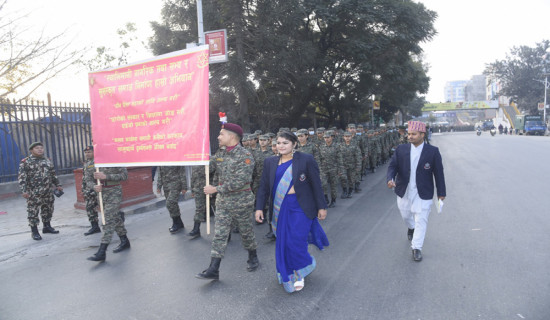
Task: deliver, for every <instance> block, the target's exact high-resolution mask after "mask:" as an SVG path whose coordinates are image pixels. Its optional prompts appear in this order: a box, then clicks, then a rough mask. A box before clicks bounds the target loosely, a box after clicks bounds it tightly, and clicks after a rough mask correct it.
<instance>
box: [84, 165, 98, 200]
mask: <svg viewBox="0 0 550 320" xmlns="http://www.w3.org/2000/svg"><path fill="white" fill-rule="evenodd" d="M94 172H95V163H94V159H92V160H88V161H86V163H85V164H84V167H83V168H82V194H84V196H88V195H92V194H95V191H94V186H95V185H96V184H97V181H96V179H94Z"/></svg>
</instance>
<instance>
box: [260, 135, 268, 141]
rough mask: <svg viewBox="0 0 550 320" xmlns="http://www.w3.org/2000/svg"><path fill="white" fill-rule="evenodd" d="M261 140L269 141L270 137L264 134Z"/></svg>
mask: <svg viewBox="0 0 550 320" xmlns="http://www.w3.org/2000/svg"><path fill="white" fill-rule="evenodd" d="M258 138H259V139H260V140H269V137H268V136H267V134H262V135H260V136H259V137H258Z"/></svg>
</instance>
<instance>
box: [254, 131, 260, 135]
mask: <svg viewBox="0 0 550 320" xmlns="http://www.w3.org/2000/svg"><path fill="white" fill-rule="evenodd" d="M254 134H256V135H258V136H259V135H261V134H262V130H256V131H254Z"/></svg>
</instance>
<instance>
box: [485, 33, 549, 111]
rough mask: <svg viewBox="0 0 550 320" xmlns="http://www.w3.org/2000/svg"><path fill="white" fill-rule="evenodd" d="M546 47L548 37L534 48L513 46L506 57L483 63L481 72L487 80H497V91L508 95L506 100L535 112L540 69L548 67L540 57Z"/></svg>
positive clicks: (540, 88) (540, 86) (541, 91)
mask: <svg viewBox="0 0 550 320" xmlns="http://www.w3.org/2000/svg"><path fill="white" fill-rule="evenodd" d="M549 47H550V41H548V40H543V41H542V42H540V43H537V44H536V46H535V47H528V46H520V47H513V48H512V49H511V50H510V53H508V54H507V55H506V59H503V60H496V61H495V62H493V63H489V64H487V65H486V66H485V70H484V72H483V73H484V74H485V75H486V76H487V78H488V79H489V81H490V82H500V84H501V86H502V87H501V90H500V94H501V95H503V96H507V97H509V98H510V102H515V103H516V104H517V105H518V106H519V108H521V109H523V110H526V111H527V112H529V113H531V114H538V111H537V104H538V103H539V102H543V101H544V83H543V82H544V70H545V69H546V70H550V67H549V65H550V64H549V63H548V62H546V63H545V61H544V59H543V56H544V54H545V53H546V50H547V49H548V48H549ZM541 82H542V83H541Z"/></svg>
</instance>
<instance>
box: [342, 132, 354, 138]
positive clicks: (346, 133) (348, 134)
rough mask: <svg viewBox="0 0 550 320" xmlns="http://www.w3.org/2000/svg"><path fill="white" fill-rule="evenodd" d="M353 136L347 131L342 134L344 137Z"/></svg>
mask: <svg viewBox="0 0 550 320" xmlns="http://www.w3.org/2000/svg"><path fill="white" fill-rule="evenodd" d="M352 135H353V134H352V133H351V132H349V131H346V132H344V137H351V136H352Z"/></svg>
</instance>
